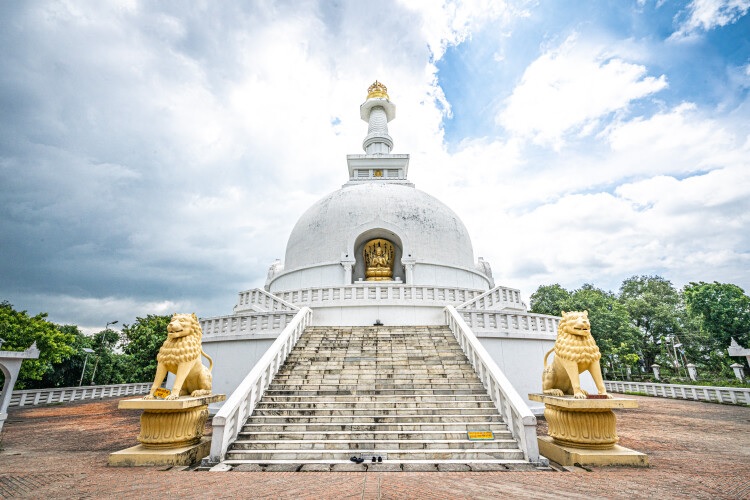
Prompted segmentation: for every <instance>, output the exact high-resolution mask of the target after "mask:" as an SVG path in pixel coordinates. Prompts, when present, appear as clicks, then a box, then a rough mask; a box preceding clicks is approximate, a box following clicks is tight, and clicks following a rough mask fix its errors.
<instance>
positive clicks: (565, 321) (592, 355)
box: [555, 311, 602, 363]
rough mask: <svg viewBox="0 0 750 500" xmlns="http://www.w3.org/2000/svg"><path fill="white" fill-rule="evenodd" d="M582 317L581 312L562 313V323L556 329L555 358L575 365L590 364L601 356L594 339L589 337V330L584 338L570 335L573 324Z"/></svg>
mask: <svg viewBox="0 0 750 500" xmlns="http://www.w3.org/2000/svg"><path fill="white" fill-rule="evenodd" d="M581 315H583V313H582V312H575V311H572V312H567V313H563V318H562V321H560V325H559V326H558V328H557V340H556V341H555V356H559V357H560V358H561V359H568V360H571V361H575V362H576V363H590V362H592V361H599V359H600V358H601V357H602V354H601V353H600V352H599V347H597V345H596V342H595V341H594V337H592V336H591V330H590V329H589V330H588V334H587V335H585V336H581V335H575V334H573V333H570V332H571V330H572V329H573V324H575V323H576V320H577V319H578V318H580V317H581Z"/></svg>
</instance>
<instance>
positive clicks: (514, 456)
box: [227, 448, 523, 462]
mask: <svg viewBox="0 0 750 500" xmlns="http://www.w3.org/2000/svg"><path fill="white" fill-rule="evenodd" d="M367 451H374V452H376V454H379V455H385V456H386V457H387V460H388V462H393V461H397V460H398V461H400V460H463V461H467V460H475V459H480V460H482V459H484V460H488V459H489V460H493V459H494V460H498V459H499V460H522V459H523V451H521V450H519V449H518V448H516V449H513V448H502V449H485V450H452V449H446V448H439V449H428V450H424V449H423V450H399V449H380V450H363V449H356V448H354V449H347V450H308V451H305V450H293V449H292V450H290V449H279V450H230V451H228V452H227V459H228V460H237V459H239V460H242V459H250V460H305V461H307V460H320V459H321V457H326V458H327V459H329V460H347V459H349V458H350V457H351V456H353V455H358V454H360V453H363V452H367Z"/></svg>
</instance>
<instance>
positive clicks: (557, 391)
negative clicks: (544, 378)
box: [544, 389, 565, 396]
mask: <svg viewBox="0 0 750 500" xmlns="http://www.w3.org/2000/svg"><path fill="white" fill-rule="evenodd" d="M544 393H545V394H548V395H550V396H564V395H565V393H564V392H563V391H561V390H560V389H547V390H546V391H544Z"/></svg>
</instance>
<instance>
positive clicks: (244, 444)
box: [232, 438, 518, 451]
mask: <svg viewBox="0 0 750 500" xmlns="http://www.w3.org/2000/svg"><path fill="white" fill-rule="evenodd" d="M487 448H491V449H513V450H516V449H518V443H516V441H515V439H494V440H488V441H469V440H467V439H465V438H464V439H408V440H406V439H395V440H394V439H300V440H293V439H284V440H259V439H257V440H256V439H242V440H241V439H238V440H237V441H235V442H234V443H233V444H232V451H240V450H327V451H328V450H382V449H394V450H443V449H450V450H480V449H487Z"/></svg>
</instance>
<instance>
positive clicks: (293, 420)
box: [224, 326, 528, 468]
mask: <svg viewBox="0 0 750 500" xmlns="http://www.w3.org/2000/svg"><path fill="white" fill-rule="evenodd" d="M467 431H492V433H493V434H494V439H492V440H486V441H485V440H483V441H470V440H469V439H468V437H467ZM351 457H358V458H359V457H362V458H364V459H366V460H367V462H368V463H371V461H372V457H375V458H376V460H377V458H378V457H380V458H382V459H383V461H384V462H386V463H388V464H394V463H396V464H408V463H433V464H438V463H442V464H451V463H453V464H469V463H473V464H496V465H499V464H519V465H520V464H528V462H526V461H525V460H524V456H523V452H522V451H521V450H520V449H519V446H518V443H517V442H516V441H515V440H514V439H513V437H512V436H511V433H510V432H509V431H508V428H507V426H506V425H505V423H504V422H503V419H502V417H501V416H500V414H499V412H498V410H497V409H496V408H495V406H494V404H493V402H492V401H491V400H490V398H489V396H488V395H487V392H486V391H485V389H484V387H482V385H481V383H480V381H479V379H478V378H477V376H476V373H475V372H474V370H473V368H472V367H471V365H470V364H469V362H468V360H467V359H466V357H465V356H464V354H463V352H462V351H461V348H460V347H459V345H458V343H457V342H456V340H455V339H454V337H453V334H452V333H451V331H450V330H449V329H448V327H446V326H425V327H414V326H411V327H310V328H308V329H306V330H305V332H304V333H303V335H302V336H301V338H300V340H299V342H298V343H297V345H296V346H295V348H294V350H293V351H292V352H291V353H290V354H289V357H288V358H287V361H286V363H285V364H284V366H283V367H282V368H281V369H280V370H279V373H278V374H277V376H276V377H275V378H274V380H273V381H272V383H271V384H270V386H269V387H268V389H267V390H266V392H265V394H264V396H263V398H262V399H261V401H260V402H259V403H258V405H257V406H256V409H255V411H254V412H253V414H252V416H251V417H250V418H249V419H248V420H247V422H246V424H245V425H244V427H243V429H242V431H241V432H240V433H239V435H238V436H237V440H236V441H235V442H234V443H233V444H232V445H231V447H230V449H229V451H228V453H227V455H226V458H225V461H224V463H225V464H227V465H232V466H237V465H239V464H284V463H287V464H289V463H298V464H316V463H318V464H336V463H351V462H350V459H351ZM500 468H502V466H501V465H500Z"/></svg>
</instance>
